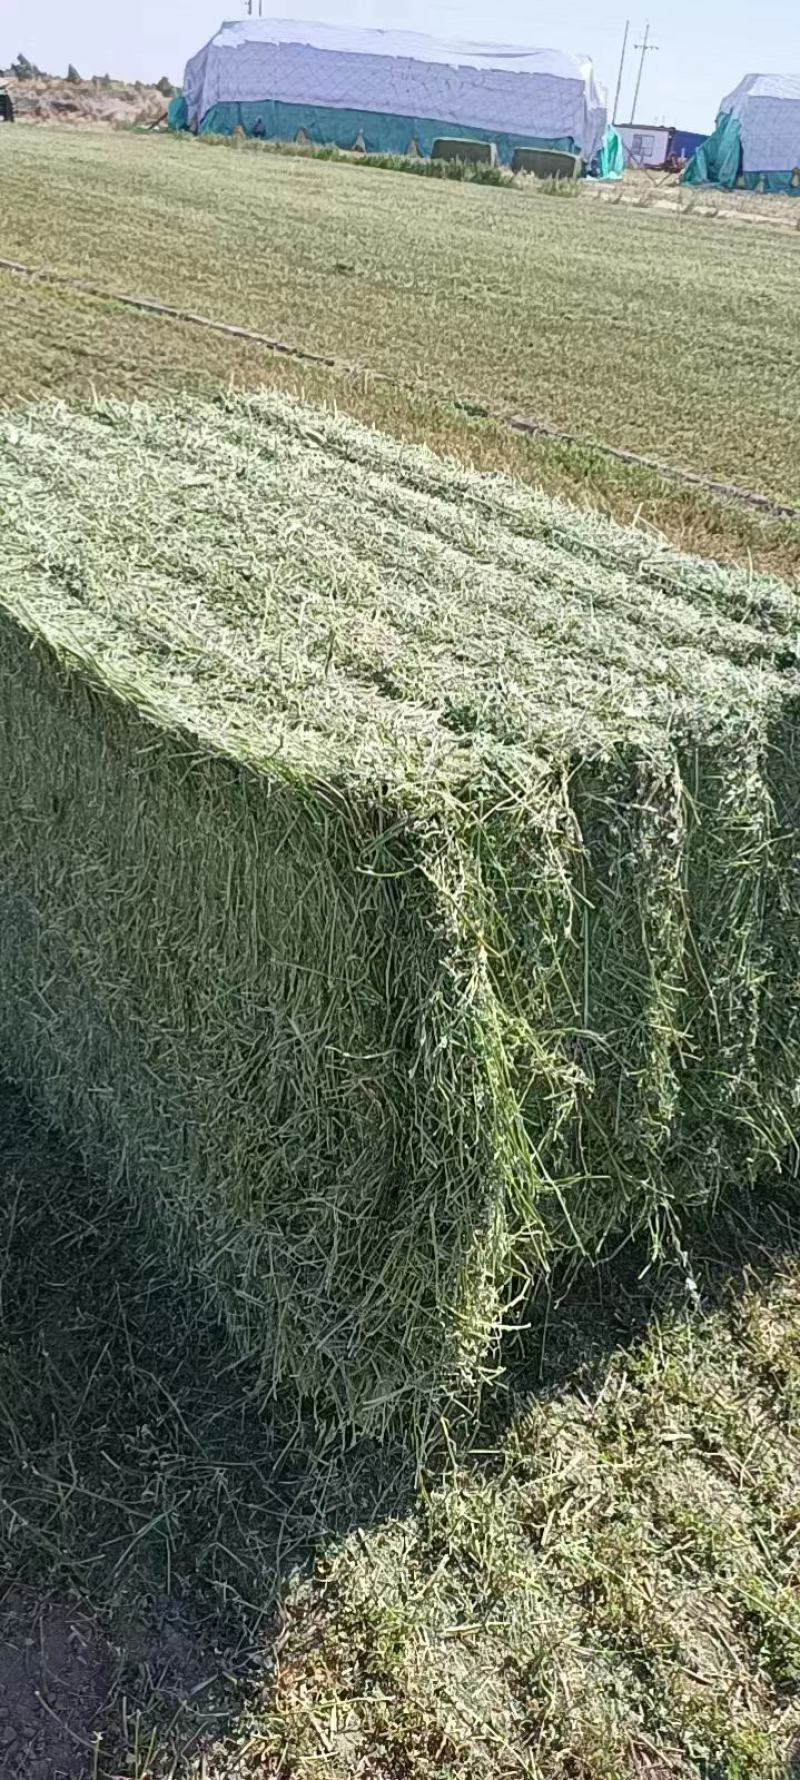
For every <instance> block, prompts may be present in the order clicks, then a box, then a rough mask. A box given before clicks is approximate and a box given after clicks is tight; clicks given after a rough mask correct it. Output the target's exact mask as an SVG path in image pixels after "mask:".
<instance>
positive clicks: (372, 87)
mask: <svg viewBox="0 0 800 1780" xmlns="http://www.w3.org/2000/svg"><path fill="white" fill-rule="evenodd" d="M183 97H184V99H185V106H186V112H185V119H186V122H187V123H188V127H189V128H190V129H194V130H198V131H201V132H202V133H204V134H227V133H230V132H232V131H233V130H235V129H236V128H237V127H239V128H241V129H243V130H244V131H245V133H246V134H247V135H252V134H253V133H254V131H255V133H256V134H257V135H259V136H262V135H263V136H265V137H268V138H270V139H274V140H278V141H281V140H282V141H293V140H295V138H297V136H298V135H300V134H301V133H302V136H304V137H305V138H306V139H307V140H308V141H309V142H311V143H317V144H320V145H322V144H324V145H327V144H333V145H334V146H336V147H338V148H343V149H351V148H354V147H355V146H356V144H359V146H363V147H364V148H365V149H366V151H367V153H369V154H400V155H405V154H407V153H408V152H409V150H412V151H414V152H417V153H419V154H422V155H430V153H431V151H432V148H433V144H434V142H435V141H436V139H437V137H452V136H457V137H464V138H470V139H473V140H479V141H487V142H488V141H491V142H495V143H496V144H497V151H498V156H499V159H500V160H501V161H502V162H504V163H505V164H510V162H511V158H512V155H513V151H514V149H515V148H521V147H522V148H553V149H559V150H561V151H563V152H566V153H569V154H577V155H579V156H580V157H581V159H582V161H583V162H584V164H585V165H586V166H587V167H588V166H589V165H591V163H592V161H593V160H594V159H595V157H596V155H597V154H598V152H599V151H600V148H601V144H602V142H603V137H604V134H605V130H606V122H607V115H606V106H605V102H604V99H603V96H602V94H601V92H600V91H599V89H598V87H597V85H596V83H595V78H594V71H593V68H592V64H591V62H590V61H589V60H588V58H586V57H575V56H568V55H563V54H562V53H561V51H560V50H552V49H525V48H518V47H514V46H513V45H512V46H509V45H495V44H486V43H469V42H464V43H462V42H455V41H454V42H449V43H442V42H439V41H438V39H436V38H434V37H426V36H422V35H420V34H418V33H416V32H411V31H373V30H358V29H355V28H354V29H347V30H344V29H341V28H340V27H338V26H335V25H320V24H305V23H303V22H302V21H300V22H298V21H294V20H287V19H251V18H248V19H238V20H235V21H233V22H232V23H230V24H223V25H222V26H221V27H220V29H219V31H218V32H217V33H216V36H214V37H212V38H211V40H210V42H209V43H207V44H206V45H205V46H204V48H203V49H201V50H200V51H199V52H198V54H197V55H196V56H193V57H192V59H191V61H190V62H189V63H188V64H187V67H186V75H185V79H184V92H183ZM181 115H182V116H183V114H181ZM175 119H176V120H177V113H176V114H175Z"/></svg>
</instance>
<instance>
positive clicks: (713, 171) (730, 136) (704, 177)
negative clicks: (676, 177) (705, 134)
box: [681, 111, 742, 187]
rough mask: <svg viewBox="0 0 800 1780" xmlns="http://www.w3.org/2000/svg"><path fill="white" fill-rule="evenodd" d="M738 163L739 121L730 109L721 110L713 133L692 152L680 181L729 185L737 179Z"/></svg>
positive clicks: (739, 147)
mask: <svg viewBox="0 0 800 1780" xmlns="http://www.w3.org/2000/svg"><path fill="white" fill-rule="evenodd" d="M741 165H742V129H741V124H740V123H739V119H738V117H734V116H733V114H732V113H731V112H730V111H721V112H720V114H719V117H718V118H717V122H716V127H715V129H714V133H713V135H712V136H709V138H708V141H707V142H704V143H703V144H702V145H701V147H700V148H698V150H697V153H696V154H693V155H692V158H691V160H690V162H689V165H688V167H687V168H686V170H685V172H684V173H683V174H682V175H681V184H682V185H724V186H729V187H732V186H734V185H735V184H736V182H737V180H738V178H739V172H740V169H741Z"/></svg>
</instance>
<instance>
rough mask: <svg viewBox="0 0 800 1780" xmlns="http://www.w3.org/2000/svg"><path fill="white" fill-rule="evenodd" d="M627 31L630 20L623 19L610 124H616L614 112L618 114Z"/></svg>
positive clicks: (629, 26)
mask: <svg viewBox="0 0 800 1780" xmlns="http://www.w3.org/2000/svg"><path fill="white" fill-rule="evenodd" d="M629 30H631V20H629V18H625V36H624V39H622V55H620V73H618V75H616V93H615V103H613V109H611V123H616V112H618V105H620V91H622V75H624V71H625V53H627V34H629Z"/></svg>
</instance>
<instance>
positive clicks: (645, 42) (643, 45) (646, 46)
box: [631, 22, 658, 124]
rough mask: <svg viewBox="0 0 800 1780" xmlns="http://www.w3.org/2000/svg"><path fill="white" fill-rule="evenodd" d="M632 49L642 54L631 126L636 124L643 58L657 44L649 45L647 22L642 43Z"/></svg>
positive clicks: (636, 44) (656, 47) (655, 47)
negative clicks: (638, 50)
mask: <svg viewBox="0 0 800 1780" xmlns="http://www.w3.org/2000/svg"><path fill="white" fill-rule="evenodd" d="M633 47H634V49H640V50H641V52H642V55H641V60H640V62H639V73H638V74H637V76H636V91H635V93H634V95H633V105H632V107H631V123H632V124H633V123H635V122H636V107H637V105H638V103H639V88H640V86H641V84H642V75H643V73H644V58H645V56H646V55H647V52H648V50H651V49H658V44H657V43H651V42H650V25H649V22H648V23H647V24H646V25H645V28H644V40H643V42H642V43H635V44H634V46H633Z"/></svg>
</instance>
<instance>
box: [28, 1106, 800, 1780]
mask: <svg viewBox="0 0 800 1780" xmlns="http://www.w3.org/2000/svg"><path fill="white" fill-rule="evenodd" d="M720 1228H724V1229H725V1231H726V1234H725V1237H724V1240H720V1237H719V1230H720ZM686 1240H687V1246H688V1248H689V1250H690V1255H685V1256H684V1257H683V1258H682V1259H677V1258H676V1260H675V1261H674V1262H673V1263H672V1264H671V1265H668V1266H667V1267H666V1268H665V1269H660V1270H659V1271H658V1272H657V1273H656V1272H648V1271H646V1270H645V1269H644V1260H643V1257H642V1256H637V1255H636V1254H635V1253H634V1252H632V1251H630V1250H628V1251H627V1252H626V1254H625V1256H624V1257H621V1258H619V1259H618V1260H617V1261H616V1262H613V1263H610V1264H609V1265H608V1266H606V1267H605V1268H603V1269H601V1270H597V1271H596V1272H594V1273H593V1274H591V1275H590V1276H588V1277H587V1276H583V1277H582V1278H581V1279H580V1280H577V1281H572V1282H571V1283H570V1284H569V1285H567V1284H565V1286H564V1288H563V1290H562V1291H561V1292H560V1294H559V1293H555V1292H551V1293H550V1296H549V1297H548V1299H547V1301H546V1302H545V1301H544V1300H542V1301H541V1302H540V1303H537V1304H535V1305H534V1307H533V1311H532V1314H531V1327H530V1328H529V1330H528V1331H527V1333H526V1335H525V1336H524V1338H521V1339H520V1341H519V1343H518V1346H517V1348H516V1350H515V1351H514V1352H513V1353H511V1354H510V1356H509V1357H510V1361H511V1364H510V1369H509V1376H508V1384H507V1386H506V1388H505V1390H504V1391H502V1392H500V1393H499V1394H497V1395H496V1396H495V1397H494V1398H493V1400H492V1403H491V1405H490V1406H489V1407H488V1409H487V1412H486V1414H485V1416H484V1418H483V1424H482V1427H481V1430H480V1437H479V1439H478V1440H477V1441H476V1442H475V1446H476V1448H480V1457H477V1456H476V1457H475V1460H474V1462H475V1463H476V1464H482V1465H487V1464H488V1465H491V1463H492V1458H491V1453H492V1450H493V1449H494V1448H499V1445H500V1442H501V1440H502V1438H503V1434H504V1430H505V1428H506V1427H507V1424H508V1422H509V1420H510V1419H512V1418H513V1417H515V1416H518V1415H519V1414H520V1413H521V1411H523V1410H524V1406H525V1401H526V1398H527V1397H530V1396H535V1397H537V1398H540V1397H542V1396H553V1395H556V1394H558V1392H559V1391H560V1390H561V1389H563V1388H565V1387H566V1386H569V1387H570V1388H573V1389H574V1388H575V1387H576V1385H577V1387H578V1388H579V1389H580V1388H581V1385H582V1383H583V1382H585V1388H586V1390H587V1392H589V1391H591V1389H592V1386H593V1383H595V1382H596V1381H597V1379H599V1378H600V1377H601V1376H602V1372H603V1369H604V1367H605V1366H606V1365H607V1363H608V1358H609V1355H610V1354H611V1353H613V1352H614V1351H615V1350H619V1349H620V1348H624V1347H626V1346H627V1345H629V1344H631V1343H632V1342H635V1341H636V1340H637V1339H638V1338H639V1337H640V1336H642V1335H643V1334H644V1333H645V1331H646V1329H647V1326H648V1324H649V1323H650V1322H651V1321H652V1320H653V1318H654V1317H655V1316H662V1315H664V1314H669V1313H670V1310H671V1308H676V1309H678V1310H680V1309H681V1308H683V1309H685V1308H686V1305H687V1298H688V1300H689V1301H690V1302H691V1303H692V1304H696V1303H697V1302H698V1300H700V1301H701V1302H702V1305H703V1308H713V1307H714V1304H715V1302H722V1301H723V1300H724V1298H725V1297H726V1296H729V1295H730V1293H731V1292H733V1293H735V1292H736V1291H737V1290H738V1289H739V1286H740V1284H742V1285H745V1284H752V1283H753V1281H754V1278H758V1277H762V1276H763V1277H766V1276H767V1275H768V1274H769V1273H770V1272H771V1271H772V1270H773V1269H774V1268H775V1267H776V1266H777V1265H778V1264H779V1262H780V1260H781V1259H782V1258H785V1257H786V1256H787V1254H794V1253H797V1252H798V1249H800V1230H798V1226H797V1223H796V1221H795V1222H794V1223H793V1221H792V1218H791V1215H790V1208H789V1202H788V1199H787V1200H786V1201H784V1200H782V1199H781V1198H780V1197H778V1198H776V1199H774V1200H772V1201H771V1202H770V1203H769V1204H768V1205H767V1206H766V1207H765V1208H764V1209H763V1210H762V1211H760V1212H759V1213H758V1214H757V1216H755V1217H752V1216H751V1215H750V1212H748V1211H747V1210H746V1208H745V1207H744V1204H743V1205H742V1206H741V1207H740V1208H739V1210H738V1211H737V1212H735V1213H730V1215H727V1216H726V1218H725V1219H723V1221H722V1224H721V1225H720V1224H719V1223H718V1222H717V1223H715V1224H713V1225H712V1224H711V1223H708V1224H703V1225H698V1226H697V1227H696V1228H695V1229H694V1230H692V1231H691V1232H690V1233H689V1236H688V1237H687V1239H686ZM255 1383H256V1381H255V1378H254V1376H253V1375H252V1373H251V1371H250V1370H249V1369H248V1368H247V1367H246V1366H245V1365H244V1364H243V1363H242V1362H241V1361H239V1360H237V1358H236V1357H235V1356H234V1355H233V1354H232V1352H231V1350H230V1347H229V1345H228V1343H227V1340H226V1337H225V1333H224V1331H223V1330H222V1329H221V1328H220V1327H219V1325H218V1323H217V1322H216V1321H215V1320H214V1318H213V1317H212V1316H211V1315H210V1314H209V1312H208V1310H207V1308H206V1307H205V1306H204V1305H203V1304H202V1303H201V1302H199V1301H198V1299H197V1297H196V1296H195V1295H194V1294H193V1293H192V1291H191V1290H190V1289H189V1288H187V1286H186V1284H185V1283H184V1282H182V1281H180V1280H179V1279H177V1278H176V1276H175V1274H174V1273H173V1271H172V1269H171V1268H170V1265H169V1261H168V1259H167V1257H166V1255H165V1254H163V1253H159V1252H158V1250H157V1249H154V1247H153V1244H152V1240H148V1238H147V1237H146V1235H145V1232H144V1230H143V1227H142V1225H141V1221H140V1219H139V1218H138V1217H137V1215H136V1212H135V1209H133V1208H131V1209H129V1210H128V1211H127V1212H126V1210H125V1205H124V1201H121V1199H120V1196H119V1195H115V1194H114V1193H113V1192H112V1191H111V1190H110V1189H109V1188H108V1187H107V1186H105V1185H104V1184H103V1183H101V1182H97V1181H94V1180H92V1179H91V1178H89V1177H87V1176H86V1174H85V1173H84V1171H83V1170H82V1168H81V1167H80V1165H79V1163H78V1162H77V1161H76V1160H75V1159H74V1158H70V1157H69V1156H68V1155H67V1154H66V1153H65V1150H64V1147H63V1146H62V1145H59V1144H58V1142H57V1141H56V1140H55V1139H54V1138H52V1137H50V1136H48V1134H47V1133H46V1132H43V1131H42V1130H41V1129H40V1128H38V1127H37V1125H36V1123H35V1122H34V1120H33V1118H32V1116H31V1114H30V1113H29V1112H27V1111H26V1110H25V1108H24V1107H23V1105H22V1103H21V1101H20V1100H19V1098H18V1097H17V1096H16V1095H15V1093H14V1092H13V1091H12V1090H11V1089H4V1090H0V1776H8V1777H9V1780H12V1776H13V1780H84V1777H91V1780H101V1777H104V1776H117V1775H123V1774H124V1776H125V1780H129V1777H130V1780H155V1777H156V1776H161V1775H164V1776H172V1775H175V1776H179V1775H182V1774H184V1773H186V1772H187V1771H188V1769H189V1768H190V1767H191V1765H192V1762H193V1761H197V1760H199V1758H200V1754H201V1752H202V1750H203V1748H204V1747H205V1746H208V1745H211V1744H215V1743H217V1744H218V1743H219V1741H220V1740H224V1739H225V1736H226V1733H227V1731H228V1730H229V1729H232V1727H233V1726H234V1725H236V1724H237V1722H238V1721H240V1720H241V1715H242V1712H243V1710H244V1709H245V1708H246V1706H247V1703H248V1701H249V1700H251V1699H252V1698H253V1697H254V1695H259V1696H260V1697H261V1698H262V1699H263V1698H265V1697H266V1694H267V1693H268V1690H269V1679H270V1672H271V1663H272V1660H273V1655H274V1650H275V1643H276V1639H278V1640H280V1637H281V1600H282V1597H283V1595H284V1591H285V1589H286V1586H287V1584H288V1582H289V1579H290V1577H291V1576H292V1574H293V1573H294V1572H295V1571H296V1570H297V1569H298V1568H300V1567H306V1566H308V1565H309V1564H312V1563H313V1560H314V1555H315V1553H316V1552H319V1550H320V1549H321V1547H322V1546H323V1545H324V1544H325V1543H326V1542H327V1541H328V1540H330V1539H331V1538H332V1537H336V1536H339V1535H342V1534H343V1533H345V1532H346V1531H347V1530H349V1529H352V1528H356V1527H358V1528H362V1529H368V1528H370V1527H375V1526H376V1525H378V1524H379V1523H380V1522H382V1521H384V1520H386V1519H387V1518H389V1517H391V1516H394V1515H397V1514H401V1513H403V1512H404V1511H407V1510H408V1508H409V1505H410V1503H411V1500H412V1496H413V1469H412V1465H411V1461H410V1459H409V1458H408V1457H405V1456H404V1455H403V1454H401V1453H399V1452H397V1451H393V1452H388V1451H386V1450H384V1451H382V1452H380V1453H378V1452H376V1450H375V1449H374V1448H373V1447H366V1446H359V1447H354V1448H352V1449H351V1450H350V1451H349V1452H347V1453H346V1454H336V1455H334V1456H333V1457H331V1456H328V1457H327V1458H321V1457H320V1456H319V1454H318V1453H316V1454H315V1453H314V1450H313V1447H312V1446H311V1445H310V1444H309V1446H308V1448H307V1449H303V1448H302V1447H301V1446H300V1445H299V1444H298V1441H297V1437H296V1435H297V1429H296V1426H295V1427H293V1428H292V1429H289V1430H287V1429H282V1428H281V1426H280V1424H279V1423H274V1424H272V1425H269V1424H268V1423H267V1422H266V1420H265V1418H264V1416H263V1413H262V1411H261V1410H260V1409H259V1407H258V1403H257V1397H256V1389H255ZM292 1436H293V1437H292ZM487 1449H488V1456H487ZM269 1771H270V1770H269V1769H265V1770H263V1772H264V1773H265V1774H266V1773H268V1772H269ZM276 1771H277V1770H276Z"/></svg>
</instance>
